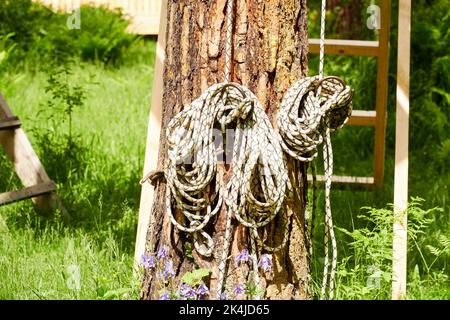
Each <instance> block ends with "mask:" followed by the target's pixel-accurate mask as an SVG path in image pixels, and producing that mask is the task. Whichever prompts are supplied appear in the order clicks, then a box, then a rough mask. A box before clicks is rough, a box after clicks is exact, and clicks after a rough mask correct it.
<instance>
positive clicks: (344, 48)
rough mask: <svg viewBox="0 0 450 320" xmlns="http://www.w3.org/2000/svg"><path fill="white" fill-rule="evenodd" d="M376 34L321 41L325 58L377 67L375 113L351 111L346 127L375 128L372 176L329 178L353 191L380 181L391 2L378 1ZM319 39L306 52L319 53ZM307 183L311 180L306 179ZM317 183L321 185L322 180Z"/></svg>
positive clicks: (384, 131) (374, 185) (311, 43)
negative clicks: (368, 61)
mask: <svg viewBox="0 0 450 320" xmlns="http://www.w3.org/2000/svg"><path fill="white" fill-rule="evenodd" d="M380 9H381V10H380V13H381V16H380V20H381V21H380V22H381V25H380V30H379V37H378V40H377V41H363V40H341V39H327V40H325V54H337V55H348V56H366V57H375V58H377V60H378V64H377V82H376V86H377V89H376V102H375V110H353V113H352V116H351V118H350V119H349V121H348V125H354V126H370V127H374V128H375V148H374V164H373V168H374V172H373V176H371V177H353V176H333V178H332V180H333V183H337V184H338V185H339V184H340V185H341V186H342V185H351V186H353V187H368V188H373V187H381V186H382V185H383V180H384V157H385V149H386V121H387V100H388V72H389V35H390V25H391V22H390V21H391V0H381V1H380ZM319 49H320V48H319V39H310V40H309V52H310V53H312V54H318V53H319ZM309 179H311V177H309ZM317 180H318V181H319V182H320V181H324V180H325V179H324V177H323V176H318V177H317Z"/></svg>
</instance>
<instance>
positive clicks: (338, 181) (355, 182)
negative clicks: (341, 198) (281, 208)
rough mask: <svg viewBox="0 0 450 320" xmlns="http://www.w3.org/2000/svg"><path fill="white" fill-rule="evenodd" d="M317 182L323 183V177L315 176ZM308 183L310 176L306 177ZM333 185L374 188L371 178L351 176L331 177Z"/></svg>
mask: <svg viewBox="0 0 450 320" xmlns="http://www.w3.org/2000/svg"><path fill="white" fill-rule="evenodd" d="M316 179H317V182H319V183H324V182H325V177H324V176H316ZM308 181H309V182H311V181H312V176H311V175H310V174H309V175H308ZM331 181H332V183H333V185H335V186H337V187H338V188H339V186H341V187H351V188H372V187H374V186H375V185H374V179H373V177H352V176H333V177H332V178H331Z"/></svg>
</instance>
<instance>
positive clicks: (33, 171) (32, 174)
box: [0, 94, 70, 221]
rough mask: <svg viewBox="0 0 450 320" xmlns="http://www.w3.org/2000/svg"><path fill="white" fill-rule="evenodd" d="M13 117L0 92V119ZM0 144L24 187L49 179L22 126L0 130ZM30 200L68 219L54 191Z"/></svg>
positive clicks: (4, 119) (45, 181)
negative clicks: (56, 210)
mask: <svg viewBox="0 0 450 320" xmlns="http://www.w3.org/2000/svg"><path fill="white" fill-rule="evenodd" d="M14 117H15V116H14V114H13V112H12V111H11V108H10V107H9V106H8V103H7V102H6V100H5V99H4V98H3V96H2V95H1V94H0V121H7V120H8V119H11V118H14ZM0 144H2V145H3V147H4V149H5V152H6V155H7V156H8V158H9V159H10V160H11V162H12V163H13V165H14V168H15V171H16V173H17V176H18V177H19V179H20V181H22V184H23V185H24V186H25V187H33V186H36V185H40V184H42V183H48V182H50V181H51V179H50V178H49V176H48V175H47V172H45V169H44V167H43V166H42V164H41V161H40V160H39V157H38V156H37V154H36V152H35V151H34V149H33V147H32V146H31V143H30V141H29V140H28V137H27V135H26V134H25V132H24V131H23V129H22V128H20V127H19V128H15V130H0ZM32 200H33V202H34V203H35V204H36V205H37V206H38V207H39V208H41V209H44V210H51V209H55V208H57V209H59V210H60V211H61V214H62V216H63V218H64V219H66V221H67V220H69V219H70V217H69V214H68V212H67V211H66V209H65V208H64V206H63V205H62V202H61V200H60V199H59V197H58V196H57V195H56V193H50V194H44V195H42V196H39V197H33V198H32Z"/></svg>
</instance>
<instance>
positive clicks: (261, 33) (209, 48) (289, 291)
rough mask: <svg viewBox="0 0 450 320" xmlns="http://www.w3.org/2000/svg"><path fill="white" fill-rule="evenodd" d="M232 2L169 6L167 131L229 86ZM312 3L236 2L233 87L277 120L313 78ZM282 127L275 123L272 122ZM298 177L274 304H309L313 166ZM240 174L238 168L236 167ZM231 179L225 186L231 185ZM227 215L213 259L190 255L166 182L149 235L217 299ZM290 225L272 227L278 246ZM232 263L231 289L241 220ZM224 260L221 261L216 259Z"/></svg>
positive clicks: (276, 269)
mask: <svg viewBox="0 0 450 320" xmlns="http://www.w3.org/2000/svg"><path fill="white" fill-rule="evenodd" d="M226 4H227V0H212V1H197V0H169V1H168V7H167V34H166V37H167V38H166V39H167V46H166V60H165V64H164V95H163V117H162V125H163V129H164V128H166V127H167V125H168V123H169V121H170V119H171V118H172V117H173V116H174V115H176V114H177V113H178V112H179V111H180V110H182V108H183V106H186V105H189V104H190V103H191V101H193V100H194V99H196V98H197V97H198V96H200V94H201V93H202V92H203V91H204V90H205V89H206V88H207V87H208V86H211V85H213V84H215V83H218V82H223V81H224V79H225V74H224V70H225V67H224V62H225V52H224V49H225V35H226ZM307 43H308V42H307V24H306V0H265V1H261V0H246V1H245V0H236V1H235V6H234V15H233V58H232V61H233V66H232V72H231V73H232V74H231V77H230V79H231V81H233V82H238V83H241V84H243V85H244V86H247V87H248V88H249V89H250V90H252V91H253V92H254V93H255V95H256V96H257V97H258V99H259V101H260V102H261V105H262V106H263V107H264V108H265V110H266V112H267V114H268V115H269V117H270V118H271V119H272V120H273V117H274V114H275V113H276V112H277V108H278V107H279V105H280V103H281V100H282V98H283V95H284V94H285V92H286V90H287V89H288V88H289V86H290V85H292V84H293V83H294V82H296V81H298V80H299V79H301V78H303V77H305V76H306V74H307V61H308V58H307V54H308V45H307ZM272 122H273V123H275V121H272ZM166 159H167V145H166V137H165V131H164V130H162V135H161V140H160V152H159V158H158V168H160V169H162V168H163V165H164V163H165V161H166ZM288 165H289V172H290V178H291V181H292V183H293V184H294V185H296V186H297V190H296V192H295V194H294V196H293V197H292V198H289V199H287V200H286V207H287V209H286V210H287V212H288V217H289V221H288V223H289V240H288V242H287V245H286V247H285V248H284V249H283V250H281V251H279V252H277V253H275V254H274V256H273V274H272V275H271V276H268V277H266V278H264V279H262V285H263V287H264V289H265V295H264V298H266V299H308V298H309V297H310V294H309V291H308V288H307V287H308V279H309V261H308V248H307V247H308V245H307V241H306V236H305V235H306V232H305V230H306V227H305V221H304V216H305V204H306V200H305V199H306V183H307V182H306V165H305V164H300V163H294V162H290V163H289V164H288ZM231 169H232V168H231ZM227 175H228V174H225V176H224V180H225V181H226V180H227ZM225 214H226V213H225V208H222V210H221V211H220V212H219V214H218V216H217V217H216V220H215V221H214V223H213V226H212V230H210V234H212V235H213V239H214V242H215V244H216V245H215V250H216V252H214V255H213V257H212V258H210V259H205V258H203V257H201V256H199V255H198V254H197V253H196V252H195V250H194V251H193V252H192V256H191V257H189V256H190V255H187V254H186V252H185V251H186V243H189V242H190V240H189V239H188V238H187V237H186V235H185V234H183V233H182V232H178V231H177V230H175V229H174V228H173V226H172V225H171V223H170V219H169V217H168V215H167V214H166V210H165V182H164V181H162V180H161V181H159V182H158V183H157V186H156V190H155V198H154V206H153V209H152V212H151V221H150V227H149V230H148V233H147V248H149V250H151V251H152V252H156V251H158V249H159V248H160V247H161V246H163V245H167V246H168V247H169V248H170V255H171V258H172V259H173V263H174V270H175V271H176V280H177V281H179V280H180V279H181V277H182V276H183V275H184V274H185V273H186V272H188V271H192V270H194V269H198V268H208V269H210V270H211V271H212V274H211V276H210V278H209V279H208V281H209V283H207V284H209V285H210V288H211V291H212V292H211V297H212V298H214V297H215V295H214V290H215V284H216V283H217V278H218V259H217V258H218V257H220V255H221V250H222V243H223V238H224V233H225ZM281 219H282V218H278V219H275V220H274V221H273V222H272V223H271V224H270V225H269V226H268V229H267V230H268V234H269V237H270V238H271V239H269V241H274V242H276V243H279V242H278V241H277V240H280V239H281V237H282V234H280V232H279V231H280V229H281V228H279V226H280V224H281V223H283V221H280V220H281ZM232 228H233V229H232V244H231V249H230V251H231V258H230V259H229V265H230V267H228V271H227V280H226V287H231V286H233V285H234V284H236V283H237V282H239V281H241V282H242V281H243V279H241V278H242V276H241V273H240V271H239V270H238V269H236V268H235V262H234V257H235V256H236V255H237V254H238V253H239V251H240V250H242V249H243V248H249V247H250V245H249V244H248V232H247V230H246V228H244V227H243V226H241V225H239V224H238V223H237V221H235V219H233V224H232ZM214 257H216V258H214ZM155 279H156V277H155V274H154V273H153V272H152V271H151V270H145V272H144V280H143V284H142V292H141V297H142V299H155V298H157V297H158V294H159V293H158V291H159V289H160V288H158V285H157V284H156V282H157V281H156V280H155Z"/></svg>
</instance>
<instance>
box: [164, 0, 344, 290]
mask: <svg viewBox="0 0 450 320" xmlns="http://www.w3.org/2000/svg"><path fill="white" fill-rule="evenodd" d="M325 3H326V1H325V0H323V2H322V19H321V42H320V49H321V52H320V75H319V76H318V77H311V78H306V79H303V80H300V81H299V82H297V83H296V84H294V85H293V86H292V87H291V88H290V89H289V90H288V92H287V94H286V96H285V98H284V99H283V103H282V106H281V110H280V114H279V117H278V127H279V131H280V134H278V133H277V132H275V130H274V129H273V128H272V126H271V123H270V121H269V119H268V117H267V115H266V114H265V112H264V109H263V108H262V107H261V105H260V104H259V102H258V100H257V98H256V97H255V95H254V94H253V93H252V92H251V91H250V90H248V89H247V88H245V87H243V86H241V85H238V84H234V83H229V81H230V76H231V72H230V69H231V58H232V11H233V0H228V3H227V34H226V47H225V81H226V82H225V83H219V84H216V85H213V86H211V87H210V88H208V89H207V90H206V91H205V92H204V93H203V94H202V95H201V96H200V97H199V98H197V99H196V100H194V101H193V102H192V103H191V104H190V105H189V106H187V107H185V108H184V110H183V111H181V112H180V113H179V114H177V115H176V116H175V117H174V118H173V119H172V120H171V121H170V123H169V126H168V128H167V130H166V134H167V137H168V162H167V167H166V170H165V177H166V180H167V186H166V207H167V212H168V215H169V217H170V220H171V222H172V224H173V225H174V226H175V227H176V228H177V229H178V230H180V231H183V232H187V233H191V234H193V237H194V240H195V241H194V246H195V249H196V250H197V252H198V253H199V254H201V255H203V256H211V254H212V253H213V249H214V241H213V239H212V237H211V236H210V235H209V234H208V233H207V232H206V231H205V230H204V229H205V227H206V226H207V225H208V223H209V222H210V221H211V219H212V217H213V216H215V215H216V214H217V212H219V210H220V208H221V206H222V203H223V202H224V201H225V203H226V205H227V210H226V228H225V236H224V240H223V251H222V255H221V257H220V263H219V281H218V290H217V297H218V298H219V297H220V295H221V293H222V290H223V283H224V278H225V269H226V264H227V259H228V251H229V247H230V242H231V219H232V216H231V212H233V213H234V216H235V218H236V219H237V220H238V222H240V223H241V224H242V225H244V226H246V227H248V228H249V230H250V246H251V259H252V262H253V277H254V284H255V285H256V286H259V283H260V279H259V273H258V253H259V252H258V247H259V249H260V250H265V251H267V252H274V251H276V250H278V249H280V248H282V247H284V245H285V244H286V242H287V240H288V219H287V218H286V219H285V222H286V223H285V225H284V231H283V240H282V242H281V244H279V245H278V246H275V247H269V246H267V245H266V244H265V243H264V241H263V240H262V239H263V237H262V236H261V235H260V233H259V232H258V229H260V228H262V227H264V226H266V225H267V224H269V223H270V222H271V221H273V219H274V218H275V217H276V215H277V214H278V213H279V212H280V211H283V212H285V210H281V209H282V204H283V202H284V198H285V194H286V187H287V188H288V189H290V188H291V186H290V181H289V179H288V176H287V171H286V167H285V158H284V155H283V151H282V150H284V151H285V152H286V153H287V154H288V155H290V156H292V157H294V158H295V159H297V160H300V161H306V162H311V161H313V160H314V159H315V158H316V157H317V148H318V146H319V145H320V144H321V143H322V142H323V141H324V140H325V144H326V147H325V148H324V161H325V176H326V192H325V198H326V199H325V203H326V214H325V221H326V222H325V236H326V239H325V248H326V251H325V260H326V261H325V268H324V282H323V283H324V285H323V287H322V291H323V292H324V290H325V289H324V288H325V286H326V282H327V273H328V264H329V263H328V235H329V236H330V238H331V242H332V249H333V262H332V272H331V275H330V298H332V296H333V289H334V272H335V269H336V261H337V255H336V241H335V238H334V231H333V222H332V216H331V207H330V201H329V196H330V188H331V176H332V171H333V156H332V148H331V140H330V131H332V130H336V129H338V128H340V127H342V126H343V125H344V124H345V122H346V121H347V119H348V117H349V116H350V114H351V95H352V94H351V90H350V88H349V87H348V86H346V85H345V83H344V82H343V81H341V80H340V79H338V78H336V77H327V78H323V60H324V34H325V31H324V30H325ZM300 107H301V108H300ZM216 125H220V127H221V128H222V131H224V130H225V127H226V126H227V125H235V126H236V138H235V141H234V146H233V156H232V161H231V168H232V170H233V172H232V177H231V179H230V181H229V182H228V184H227V186H226V187H225V188H224V190H222V183H221V182H222V181H221V178H222V177H221V176H220V175H218V174H217V153H218V150H217V148H216V147H215V144H214V132H213V131H214V128H215V126H216ZM324 137H325V139H324ZM312 170H313V208H312V216H311V219H312V222H311V235H310V237H309V238H310V239H309V240H308V241H309V242H310V243H312V231H313V228H314V219H315V210H316V198H317V197H316V190H315V185H316V183H315V170H314V166H312ZM172 200H174V203H173V201H172ZM173 205H175V206H176V208H177V209H178V210H179V212H180V213H181V214H182V215H180V216H177V217H175V216H174V214H173V212H172V207H173ZM177 218H178V220H177ZM180 218H181V219H180ZM179 220H182V221H180V222H179ZM257 298H259V297H257Z"/></svg>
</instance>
